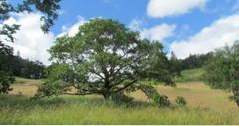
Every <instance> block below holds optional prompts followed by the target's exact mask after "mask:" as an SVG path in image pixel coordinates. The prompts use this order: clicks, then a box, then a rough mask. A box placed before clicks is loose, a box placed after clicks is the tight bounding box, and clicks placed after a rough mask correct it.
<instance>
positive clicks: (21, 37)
mask: <svg viewBox="0 0 239 126" xmlns="http://www.w3.org/2000/svg"><path fill="white" fill-rule="evenodd" d="M14 17H15V18H13V17H11V18H9V19H8V20H6V21H5V22H4V24H19V25H21V27H20V30H19V31H17V33H16V34H15V35H14V36H15V42H14V43H7V44H8V45H10V46H12V47H13V48H14V53H15V54H16V53H17V52H18V51H19V52H20V56H21V57H23V58H27V59H30V60H39V61H41V62H43V63H44V64H46V65H49V64H50V61H49V60H48V59H49V57H50V54H49V53H48V51H47V50H48V49H49V48H50V47H51V46H52V45H53V42H54V40H55V38H56V37H59V36H63V35H66V34H67V35H69V36H74V35H75V34H76V33H77V32H78V28H79V26H80V25H82V24H84V23H85V22H86V21H85V19H84V18H83V17H79V18H78V21H77V22H76V23H75V24H73V25H72V26H70V27H66V26H63V28H62V30H63V31H62V33H60V34H59V35H56V36H55V35H54V34H53V33H52V32H49V33H47V34H44V32H43V31H42V30H41V28H40V27H41V23H42V22H41V21H40V17H41V15H40V14H39V13H30V14H28V13H21V14H18V15H15V16H14ZM0 26H1V24H0ZM1 39H4V38H3V37H2V38H1Z"/></svg>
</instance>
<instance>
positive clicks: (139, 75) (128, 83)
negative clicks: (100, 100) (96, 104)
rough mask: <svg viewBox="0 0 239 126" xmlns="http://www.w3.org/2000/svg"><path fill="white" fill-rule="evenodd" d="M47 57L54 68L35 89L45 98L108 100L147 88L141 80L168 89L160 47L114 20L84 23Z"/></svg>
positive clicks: (165, 65) (57, 41) (167, 79)
mask: <svg viewBox="0 0 239 126" xmlns="http://www.w3.org/2000/svg"><path fill="white" fill-rule="evenodd" d="M50 54H51V60H52V61H54V62H55V65H54V66H53V67H52V69H51V72H50V73H51V74H50V77H49V79H48V82H47V83H46V85H45V86H43V87H42V88H40V91H42V92H43V94H44V95H47V96H50V95H54V94H57V93H59V94H68V95H87V94H99V95H103V96H104V98H105V99H109V98H111V96H112V95H113V94H116V93H119V92H124V91H125V90H130V89H140V88H141V89H142V87H147V86H142V85H143V83H142V82H143V81H144V80H151V79H154V80H158V81H165V82H166V84H173V81H172V80H171V75H170V74H169V72H168V67H169V66H168V59H167V58H166V56H165V53H164V52H163V46H162V45H161V44H160V43H159V42H157V41H154V42H151V41H149V40H147V39H141V37H140V36H139V34H138V33H137V32H133V31H131V30H130V29H128V28H126V27H125V26H124V25H122V24H120V23H119V22H117V21H114V20H107V19H93V20H90V21H89V22H88V23H85V24H84V25H82V26H80V27H79V32H78V34H77V35H76V36H74V37H68V36H64V37H61V38H58V39H57V40H56V42H55V45H54V46H53V47H52V48H51V49H50ZM71 88H74V89H75V90H76V91H74V92H73V91H69V90H68V89H71Z"/></svg>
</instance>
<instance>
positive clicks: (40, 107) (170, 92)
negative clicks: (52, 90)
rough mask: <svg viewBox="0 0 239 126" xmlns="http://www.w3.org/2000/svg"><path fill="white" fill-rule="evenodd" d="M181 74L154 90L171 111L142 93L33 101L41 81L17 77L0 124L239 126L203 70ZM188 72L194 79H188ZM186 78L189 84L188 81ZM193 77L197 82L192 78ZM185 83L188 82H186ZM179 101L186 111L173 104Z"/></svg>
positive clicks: (238, 113)
mask: <svg viewBox="0 0 239 126" xmlns="http://www.w3.org/2000/svg"><path fill="white" fill-rule="evenodd" d="M193 71H194V74H196V75H194V74H193V73H192V71H186V72H183V75H182V78H183V79H182V78H179V79H178V80H180V81H178V82H177V87H166V86H162V85H158V86H156V88H157V90H158V91H159V92H160V93H161V94H165V95H167V96H169V98H170V100H171V101H172V104H173V105H172V106H171V107H170V108H159V107H158V106H157V105H154V104H152V103H150V102H148V100H147V98H146V96H145V95H144V94H143V93H142V92H140V91H137V92H134V93H132V94H129V95H131V96H133V97H134V98H135V100H134V101H133V102H132V103H128V104H116V103H113V102H110V101H104V100H103V98H102V97H100V96H60V97H52V98H44V99H42V100H37V101H33V100H30V99H29V98H30V97H31V96H33V95H34V94H35V93H36V91H37V87H38V85H40V84H41V80H29V79H23V78H17V81H16V82H15V84H14V85H13V86H12V87H13V91H11V92H10V94H9V95H5V96H1V98H0V99H1V101H0V124H239V109H238V108H237V106H236V104H235V103H234V102H233V101H230V100H229V99H228V97H229V96H230V95H231V94H230V92H226V91H222V90H214V89H210V88H209V87H208V86H206V85H205V84H204V83H203V82H202V81H200V80H197V79H193V80H190V81H189V79H187V78H190V77H188V75H190V76H198V74H199V72H200V71H199V70H193ZM188 73H190V74H188ZM185 78H186V79H185ZM193 78H194V77H193ZM182 80H184V81H182ZM177 96H183V97H184V98H185V99H186V100H187V106H185V107H180V106H177V105H176V104H175V103H174V99H175V98H176V97H177Z"/></svg>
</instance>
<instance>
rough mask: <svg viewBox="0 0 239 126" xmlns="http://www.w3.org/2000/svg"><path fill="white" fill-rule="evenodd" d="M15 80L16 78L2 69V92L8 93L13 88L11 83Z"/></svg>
mask: <svg viewBox="0 0 239 126" xmlns="http://www.w3.org/2000/svg"><path fill="white" fill-rule="evenodd" d="M14 81H15V78H14V77H13V76H11V75H9V74H8V73H6V72H3V71H0V94H7V93H8V92H9V91H11V90H12V88H10V84H12V83H13V82H14Z"/></svg>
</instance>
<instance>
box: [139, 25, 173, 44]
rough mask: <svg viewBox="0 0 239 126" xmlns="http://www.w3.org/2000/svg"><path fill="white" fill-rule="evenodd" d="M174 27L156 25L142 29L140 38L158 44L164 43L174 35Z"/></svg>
mask: <svg viewBox="0 0 239 126" xmlns="http://www.w3.org/2000/svg"><path fill="white" fill-rule="evenodd" d="M175 28H176V26H175V25H168V24H161V25H156V26H154V27H152V28H150V29H143V31H142V32H141V36H143V37H144V38H148V39H150V40H158V41H160V42H162V41H164V40H165V39H166V38H168V37H170V36H172V35H173V34H174V30H175Z"/></svg>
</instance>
